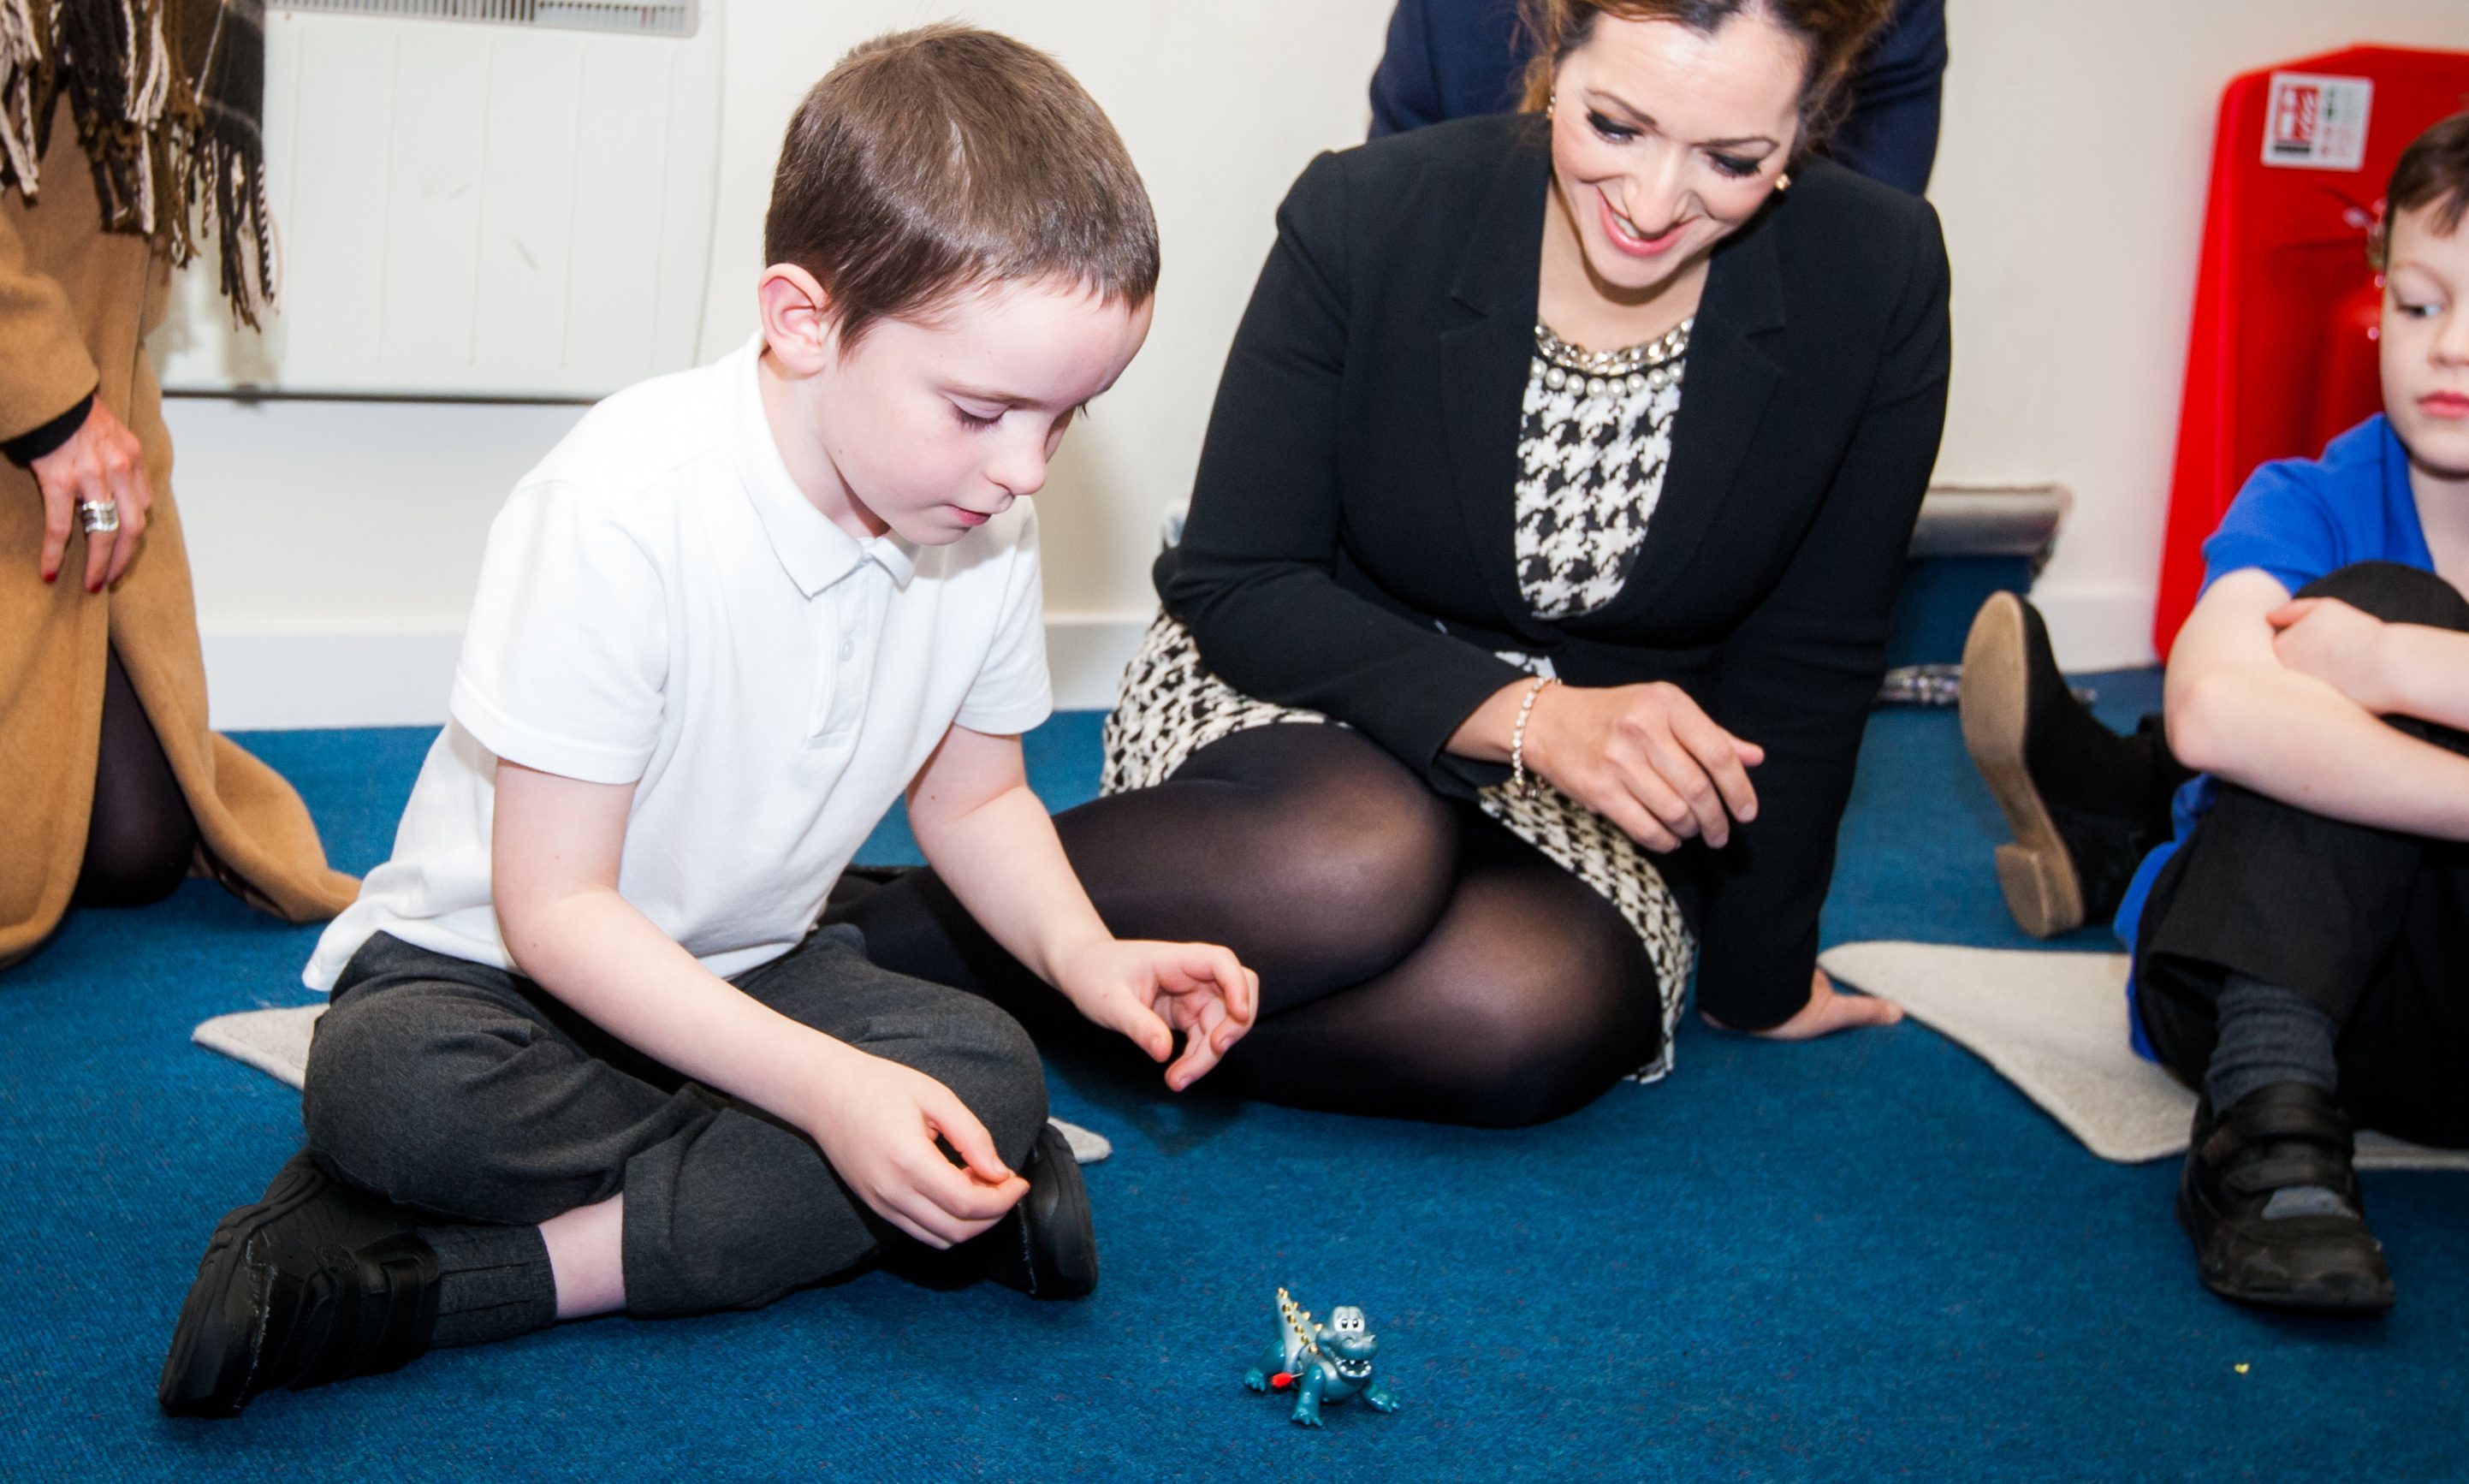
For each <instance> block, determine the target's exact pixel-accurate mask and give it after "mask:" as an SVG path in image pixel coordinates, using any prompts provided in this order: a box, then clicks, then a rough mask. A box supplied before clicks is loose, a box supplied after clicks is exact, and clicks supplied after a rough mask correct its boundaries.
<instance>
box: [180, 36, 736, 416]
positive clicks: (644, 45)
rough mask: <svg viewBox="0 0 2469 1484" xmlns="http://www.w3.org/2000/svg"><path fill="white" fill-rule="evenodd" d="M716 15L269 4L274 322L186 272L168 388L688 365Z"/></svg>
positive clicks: (710, 188) (551, 392)
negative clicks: (229, 303) (259, 321)
mask: <svg viewBox="0 0 2469 1484" xmlns="http://www.w3.org/2000/svg"><path fill="white" fill-rule="evenodd" d="M720 79H721V48H720V16H719V6H718V3H717V0H700V3H698V0H643V3H636V4H620V3H616V0H288V3H287V0H274V3H273V4H272V5H271V6H269V8H268V12H267V15H266V89H265V154H266V167H267V179H268V192H269V195H270V197H271V198H272V204H273V208H274V223H275V230H276V233H277V242H278V243H279V253H280V259H279V261H280V266H281V278H280V288H281V293H282V304H281V310H280V313H278V314H276V315H275V316H274V317H273V318H272V319H270V320H269V321H268V322H267V325H266V332H265V334H264V335H263V336H259V335H252V334H249V333H246V332H243V331H237V330H235V329H233V328H232V324H231V316H230V313H229V312H228V310H227V308H226V307H225V306H224V305H223V303H222V302H221V300H220V299H219V297H218V296H217V294H216V292H215V289H214V285H215V283H216V272H215V269H214V267H213V266H212V265H211V264H205V263H200V264H199V265H197V266H196V267H193V268H192V269H191V270H190V271H188V272H186V273H184V274H182V275H181V282H180V283H179V285H178V287H177V290H176V291H175V304H174V306H173V313H172V316H171V319H170V320H169V322H168V323H166V325H165V326H164V329H163V331H162V333H161V334H160V335H158V336H156V338H155V341H154V343H153V347H152V348H153V350H154V352H155V355H156V357H157V359H158V361H159V363H160V364H161V367H162V371H163V381H164V384H165V386H166V387H167V388H169V389H171V390H174V391H191V392H239V393H243V394H250V393H257V394H266V393H270V394H277V395H280V394H286V393H289V394H301V395H344V396H395V397H404V396H408V397H473V398H505V399H528V398H542V399H546V398H558V399H568V398H593V397H598V396H601V395H604V394H606V393H608V392H610V391H613V390H615V389H616V388H618V387H620V386H623V385H626V384H627V383H631V382H635V381H639V380H641V379H642V378H644V377H646V376H651V375H655V374H657V373H658V372H662V371H669V370H675V369H678V368H681V367H683V366H687V365H691V364H693V362H694V359H695V356H696V351H697V347H698V341H699V337H700V331H701V325H702V316H703V304H704V280H705V274H706V270H707V268H708V267H709V263H710V257H711V226H712V198H713V192H714V188H715V182H716V177H717V170H718V164H719V148H720Z"/></svg>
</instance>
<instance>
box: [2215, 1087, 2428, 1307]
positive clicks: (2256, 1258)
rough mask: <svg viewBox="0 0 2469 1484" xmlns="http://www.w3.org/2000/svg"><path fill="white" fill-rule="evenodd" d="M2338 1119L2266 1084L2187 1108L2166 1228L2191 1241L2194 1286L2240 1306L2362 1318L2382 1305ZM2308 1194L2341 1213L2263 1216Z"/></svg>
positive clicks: (2327, 1107) (2387, 1296)
mask: <svg viewBox="0 0 2469 1484" xmlns="http://www.w3.org/2000/svg"><path fill="white" fill-rule="evenodd" d="M2354 1148H2355V1147H2354V1144H2353V1143H2352V1140H2351V1138H2350V1131H2349V1121H2348V1119H2347V1118H2346V1117H2345V1116H2343V1115H2342V1112H2341V1110H2340V1108H2339V1107H2338V1106H2336V1105H2335V1104H2334V1103H2333V1101H2332V1095H2331V1094H2329V1093H2327V1092H2325V1091H2323V1089H2321V1088H2319V1087H2316V1086H2313V1085H2311V1084H2309V1083H2306V1082H2273V1083H2271V1084H2269V1085H2267V1086H2263V1087H2258V1088H2256V1089H2255V1090H2254V1091H2253V1092H2250V1093H2249V1094H2247V1095H2246V1096H2245V1097H2243V1098H2241V1099H2239V1100H2238V1101H2237V1104H2236V1106H2234V1107H2232V1108H2230V1109H2229V1110H2228V1112H2227V1114H2226V1115H2223V1116H2219V1117H2215V1116H2214V1115H2213V1113H2212V1107H2211V1100H2210V1099H2208V1098H2206V1099H2204V1101H2202V1102H2200V1103H2198V1104H2197V1105H2196V1108H2195V1128H2194V1134H2193V1143H2192V1147H2191V1148H2188V1149H2187V1150H2186V1167H2185V1171H2184V1173H2183V1174H2181V1176H2180V1177H2179V1180H2178V1224H2179V1225H2181V1226H2182V1227H2184V1228H2185V1229H2186V1235H2187V1236H2188V1237H2190V1238H2192V1239H2193V1240H2194V1243H2195V1258H2196V1264H2197V1267H2198V1270H2199V1271H2201V1272H2202V1274H2203V1278H2204V1287H2207V1288H2209V1289H2211V1290H2212V1291H2213V1292H2214V1293H2217V1294H2219V1295H2221V1296H2222V1297H2223V1298H2230V1299H2236V1300H2237V1301H2238V1302H2240V1303H2243V1304H2260V1305H2263V1306H2265V1307H2267V1308H2272V1309H2286V1310H2296V1311H2297V1312H2300V1313H2311V1314H2325V1315H2333V1316H2346V1317H2354V1318H2371V1317H2373V1316H2375V1315H2377V1314H2380V1313H2382V1312H2384V1311H2385V1310H2388V1309H2389V1308H2391V1307H2392V1299H2393V1296H2394V1295H2393V1290H2392V1280H2391V1273H2390V1270H2389V1269H2388V1268H2386V1267H2385V1266H2384V1249H2383V1243H2382V1242H2379V1241H2375V1238H2374V1234H2373V1233H2372V1232H2369V1231H2368V1230H2366V1221H2365V1209H2366V1208H2365V1202H2364V1201H2363V1200H2362V1199H2361V1198H2360V1196H2359V1194H2358V1174H2357V1171H2356V1170H2355V1169H2354V1168H2353V1167H2352V1165H2351V1163H2350V1161H2351V1157H2352V1154H2353V1151H2354ZM2300 1186H2319V1187H2321V1188H2322V1189H2324V1190H2328V1191H2330V1192H2331V1193H2332V1194H2335V1195H2337V1196H2339V1197H2340V1198H2341V1200H2342V1202H2344V1203H2345V1204H2346V1205H2347V1206H2348V1210H2347V1211H2346V1212H2323V1213H2319V1214H2314V1215H2305V1216H2283V1217H2277V1218H2276V1219H2266V1217H2265V1215H2264V1213H2265V1212H2266V1211H2268V1210H2270V1209H2271V1208H2272V1205H2273V1198H2274V1196H2275V1195H2277V1194H2281V1193H2284V1192H2295V1190H2296V1188H2297V1187H2300Z"/></svg>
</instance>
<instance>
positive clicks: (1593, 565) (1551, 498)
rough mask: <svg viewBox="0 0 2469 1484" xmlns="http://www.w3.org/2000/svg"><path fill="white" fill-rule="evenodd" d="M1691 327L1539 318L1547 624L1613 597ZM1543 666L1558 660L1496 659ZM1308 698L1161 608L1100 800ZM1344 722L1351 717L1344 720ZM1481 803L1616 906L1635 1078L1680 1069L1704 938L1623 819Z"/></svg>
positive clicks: (1291, 720)
mask: <svg viewBox="0 0 2469 1484" xmlns="http://www.w3.org/2000/svg"><path fill="white" fill-rule="evenodd" d="M1689 331H1690V324H1689V322H1686V321H1684V322H1683V323H1682V324H1681V325H1680V326H1679V327H1678V328H1676V329H1674V330H1673V331H1672V333H1670V334H1669V335H1666V336H1663V337H1662V338H1660V339H1657V340H1653V341H1650V342H1649V343H1647V344H1645V345H1639V346H1633V347H1631V348H1629V349H1627V350H1622V351H1611V352H1604V353H1593V352H1587V351H1582V350H1579V349H1578V348H1576V347H1574V346H1572V345H1569V344H1568V343H1566V342H1565V341H1563V340H1561V339H1560V338H1559V336H1556V335H1554V334H1553V333H1552V332H1551V331H1550V330H1548V329H1546V328H1545V327H1544V326H1542V325H1540V324H1537V325H1536V326H1535V327H1534V361H1533V364H1532V366H1531V368H1530V369H1529V371H1528V374H1527V379H1526V397H1525V403H1524V409H1523V418H1522V421H1521V424H1520V427H1519V430H1518V442H1517V455H1518V470H1519V476H1518V480H1517V486H1516V490H1515V499H1516V522H1515V530H1516V538H1515V553H1516V562H1517V582H1518V588H1519V591H1521V592H1522V593H1523V595H1524V596H1525V598H1526V601H1527V603H1528V604H1529V606H1530V607H1532V609H1533V610H1534V614H1535V615H1536V616H1538V617H1543V618H1566V617H1570V616H1572V615H1575V614H1585V613H1591V612H1593V611H1594V610H1596V609H1598V608H1601V607H1603V606H1604V604H1605V603H1608V602H1610V601H1611V600H1612V599H1613V598H1614V597H1616V596H1618V595H1619V592H1620V590H1621V588H1622V586H1623V585H1624V584H1625V583H1627V580H1628V575H1629V570H1630V568H1632V567H1633V566H1635V564H1636V558H1637V552H1638V548H1639V546H1640V545H1641V544H1643V542H1644V541H1645V538H1646V528H1647V523H1648V522H1649V521H1650V520H1651V519H1652V518H1653V515H1654V507H1655V505H1656V503H1657V501H1658V500H1660V499H1661V498H1662V494H1663V475H1664V470H1665V467H1666V465H1667V464H1668V463H1669V462H1670V460H1671V456H1672V424H1673V418H1674V417H1675V416H1676V415H1677V413H1678V411H1679V407H1680V381H1681V373H1682V370H1683V369H1684V362H1685V358H1686V357H1687V354H1688V350H1689ZM1501 658H1502V659H1504V660H1507V661H1510V662H1511V663H1512V664H1515V665H1518V666H1519V667H1520V668H1523V669H1526V670H1529V671H1532V672H1533V673H1534V674H1537V675H1548V674H1550V673H1552V671H1551V664H1550V661H1547V660H1542V659H1537V658H1535V657H1533V656H1528V655H1520V654H1503V655H1502V656H1501ZM1327 721H1328V718H1327V716H1325V715H1323V714H1321V713H1320V712H1318V711H1312V710H1306V709H1304V708H1303V707H1291V706H1280V705H1278V704H1276V703H1274V702H1269V701H1261V700H1258V699H1256V698H1254V697H1251V696H1247V695H1244V694H1243V693H1242V692H1241V691H1238V690H1236V689H1235V688H1234V686H1232V685H1229V684H1226V683H1225V682H1224V681H1221V680H1219V679H1218V678H1217V677H1216V676H1214V675H1212V674H1211V673H1210V672H1209V670H1208V669H1207V668H1206V667H1205V666H1203V665H1202V664H1201V662H1200V648H1199V646H1198V644H1196V643H1195V642H1194V641H1193V639H1192V638H1191V632H1190V631H1189V630H1188V629H1186V628H1185V627H1184V626H1183V624H1182V623H1181V622H1180V621H1178V620H1176V619H1175V618H1173V617H1171V616H1169V615H1167V614H1159V615H1158V617H1157V620H1156V622H1154V623H1152V624H1151V625H1150V626H1149V630H1148V633H1147V635H1146V636H1145V637H1144V638H1142V642H1141V647H1140V651H1139V653H1137V654H1135V655H1134V656H1133V657H1132V662H1131V664H1130V666H1129V667H1128V668H1127V669H1125V671H1124V672H1123V686H1122V699H1121V700H1120V701H1119V702H1118V703H1117V705H1116V707H1115V711H1114V714H1113V715H1112V716H1111V717H1110V718H1109V719H1108V720H1107V722H1106V731H1105V771H1104V774H1103V776H1102V777H1101V779H1100V781H1099V789H1100V791H1101V792H1103V793H1107V794H1117V793H1122V792H1124V791H1126V790H1129V789H1136V788H1150V787H1154V786H1155V785H1157V784H1159V783H1163V782H1165V780H1166V779H1167V778H1168V777H1171V776H1172V775H1173V773H1174V771H1175V770H1176V769H1177V768H1180V767H1182V766H1183V763H1184V760H1185V759H1186V758H1188V757H1189V756H1190V755H1191V754H1193V753H1196V752H1198V751H1199V750H1200V749H1202V748H1204V747H1207V746H1208V745H1209V744H1210V743H1211V742H1216V741H1219V740H1221V739H1223V738H1226V737H1230V736H1233V735H1234V733H1236V732H1238V731H1246V730H1250V729H1252V728H1254V727H1268V726H1280V725H1288V724H1313V723H1324V722H1327ZM1340 725H1343V724H1340ZM1478 802H1479V804H1480V806H1481V807H1482V809H1483V812H1484V813H1485V814H1487V815H1488V816H1490V817H1491V818H1492V819H1494V820H1496V821H1498V822H1499V823H1501V824H1502V825H1503V826H1504V827H1506V828H1507V829H1508V830H1509V831H1510V832H1511V834H1513V835H1515V836H1517V838H1519V839H1520V840H1523V841H1525V842H1526V843H1527V844H1528V845H1530V846H1534V848H1535V849H1536V850H1538V851H1540V852H1542V854H1543V855H1544V856H1545V858H1547V859H1549V860H1550V861H1552V862H1553V863H1554V864H1555V865H1557V866H1558V867H1560V868H1561V869H1562V870H1566V871H1568V872H1570V873H1571V874H1573V875H1575V876H1577V877H1578V878H1579V879H1580V880H1581V881H1583V882H1585V883H1586V884H1587V885H1588V886H1590V887H1592V888H1594V889H1595V890H1596V891H1597V892H1599V893H1602V894H1603V895H1604V898H1605V899H1606V900H1608V901H1610V902H1611V904H1612V905H1613V906H1614V907H1615V908H1617V909H1619V911H1620V915H1621V916H1622V917H1623V919H1625V920H1626V921H1627V923H1628V925H1629V927H1630V929H1631V930H1632V931H1634V932H1635V933H1636V934H1637V936H1638V939H1639V940H1640V941H1641V942H1642V943H1644V944H1645V946H1646V951H1647V955H1648V957H1649V958H1650V959H1651V960H1652V961H1653V962H1654V971H1655V979H1656V982H1657V986H1658V988H1659V990H1660V992H1661V995H1662V1000H1663V1005H1662V1011H1663V1039H1662V1044H1661V1048H1660V1049H1659V1050H1658V1051H1657V1052H1656V1054H1655V1056H1654V1059H1653V1060H1651V1061H1650V1062H1648V1063H1647V1064H1646V1065H1645V1066H1642V1067H1640V1068H1638V1069H1637V1071H1635V1072H1634V1073H1632V1074H1630V1075H1631V1077H1632V1078H1635V1079H1636V1080H1638V1081H1641V1082H1652V1081H1659V1080H1661V1079H1662V1078H1664V1077H1665V1076H1666V1075H1667V1074H1669V1073H1670V1072H1671V1070H1672V1036H1673V1030H1674V1029H1675V1027H1676V1026H1677V1024H1678V1021H1679V1018H1680V1006H1681V1000H1682V997H1683V995H1684V993H1685V992H1686V990H1687V987H1688V984H1689V975H1690V971H1691V970H1692V968H1694V967H1695V965H1696V957H1697V944H1696V939H1695V938H1694V937H1693V936H1692V935H1691V934H1690V932H1689V929H1688V926H1687V924H1685V923H1684V922H1683V921H1682V920H1681V916H1680V909H1679V906H1678V904H1677V903H1676V902H1674V901H1673V895H1672V891H1671V889H1670V887H1668V886H1667V885H1666V884H1665V882H1664V879H1663V873H1662V872H1661V871H1660V870H1657V869H1656V867H1655V864H1654V861H1653V859H1652V858H1651V857H1650V856H1649V855H1648V854H1647V852H1646V851H1645V849H1644V848H1642V847H1641V846H1639V845H1638V844H1637V842H1636V841H1634V840H1631V839H1630V838H1629V837H1628V836H1627V834H1625V833H1623V832H1622V831H1621V829H1620V828H1619V826H1617V825H1615V824H1613V823H1611V822H1610V821H1608V820H1606V819H1604V817H1603V816H1602V815H1600V814H1597V813H1596V812H1595V811H1593V810H1592V809H1589V808H1587V807H1586V806H1585V805H1583V804H1581V803H1579V802H1578V801H1577V800H1574V799H1571V798H1569V797H1568V796H1567V795H1566V794H1563V793H1561V792H1560V791H1559V790H1558V789H1556V788H1554V787H1552V786H1551V785H1550V784H1548V783H1545V782H1543V781H1542V780H1541V779H1539V778H1537V779H1532V780H1530V782H1529V783H1528V786H1527V787H1526V788H1525V789H1524V790H1522V791H1521V790H1512V789H1511V788H1510V787H1508V786H1507V785H1506V784H1502V785H1497V786H1494V787H1491V788H1487V789H1484V790H1483V791H1482V792H1481V794H1480V796H1479V798H1478Z"/></svg>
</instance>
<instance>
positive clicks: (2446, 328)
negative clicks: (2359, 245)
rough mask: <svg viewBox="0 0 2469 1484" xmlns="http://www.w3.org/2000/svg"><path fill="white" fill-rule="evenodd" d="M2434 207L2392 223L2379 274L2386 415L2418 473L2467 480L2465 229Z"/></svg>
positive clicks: (2468, 245)
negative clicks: (2441, 226) (2441, 230)
mask: <svg viewBox="0 0 2469 1484" xmlns="http://www.w3.org/2000/svg"><path fill="white" fill-rule="evenodd" d="M2433 216H2434V206H2433V204H2430V205H2428V206H2424V207H2420V208H2418V209H2416V210H2414V211H2405V212H2402V213H2400V214H2399V215H2398V216H2396V217H2394V218H2393V219H2392V221H2391V237H2390V252H2389V255H2388V266H2387V267H2386V268H2385V270H2384V285H2385V287H2384V318H2383V336H2382V348H2383V379H2384V414H2385V415H2386V416H2387V417H2389V418H2390V419H2391V423H2392V428H2393V430H2395V431H2396V432H2398V433H2399V434H2400V441H2401V442H2402V443H2403V444H2405V445H2407V446H2408V448H2409V452H2410V456H2411V458H2412V459H2413V460H2415V461H2416V462H2417V463H2418V464H2419V465H2420V466H2422V467H2423V468H2425V469H2427V470H2429V471H2431V472H2433V473H2435V474H2438V475H2445V476H2447V477H2451V478H2469V223H2463V224H2462V225H2461V226H2457V227H2456V228H2454V230H2453V231H2451V232H2450V233H2448V234H2438V233H2437V232H2436V231H2435V230H2434V225H2433V221H2432V219H2433Z"/></svg>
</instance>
